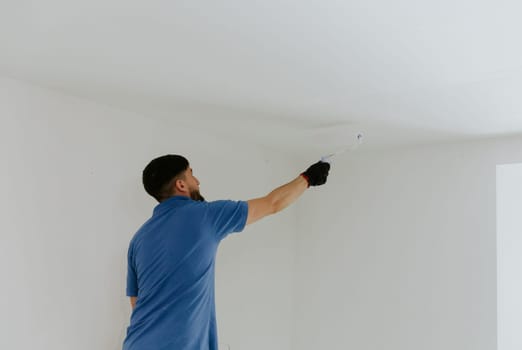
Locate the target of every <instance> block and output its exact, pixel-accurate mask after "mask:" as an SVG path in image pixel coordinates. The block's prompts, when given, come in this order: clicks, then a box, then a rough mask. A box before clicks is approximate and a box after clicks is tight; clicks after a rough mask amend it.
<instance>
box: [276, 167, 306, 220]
mask: <svg viewBox="0 0 522 350" xmlns="http://www.w3.org/2000/svg"><path fill="white" fill-rule="evenodd" d="M307 188H308V182H307V181H306V179H305V178H304V177H303V176H302V175H299V176H298V177H296V178H295V179H294V180H292V181H290V182H289V183H287V184H285V185H283V186H281V187H278V188H276V189H275V190H273V191H272V192H270V193H269V194H268V196H267V197H269V198H270V201H271V202H272V203H273V206H274V213H277V212H279V211H281V210H283V209H285V208H286V207H288V206H289V205H290V204H292V203H293V202H295V201H296V200H297V198H299V197H300V196H301V195H302V194H303V193H304V191H305V190H306V189H307Z"/></svg>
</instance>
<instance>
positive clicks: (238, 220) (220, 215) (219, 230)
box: [207, 200, 248, 240]
mask: <svg viewBox="0 0 522 350" xmlns="http://www.w3.org/2000/svg"><path fill="white" fill-rule="evenodd" d="M247 217H248V203H247V202H244V201H230V200H221V201H214V202H210V203H208V215H207V220H208V222H209V224H210V225H211V228H212V229H213V231H214V232H215V234H216V238H217V239H218V240H222V239H223V238H225V237H226V236H227V235H228V234H230V233H232V232H241V231H243V229H244V228H245V225H246V221H247Z"/></svg>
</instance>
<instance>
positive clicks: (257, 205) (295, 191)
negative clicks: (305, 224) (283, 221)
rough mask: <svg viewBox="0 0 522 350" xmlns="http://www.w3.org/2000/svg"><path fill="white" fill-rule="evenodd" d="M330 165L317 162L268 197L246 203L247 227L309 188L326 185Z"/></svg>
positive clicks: (273, 212) (278, 210) (280, 208)
mask: <svg viewBox="0 0 522 350" xmlns="http://www.w3.org/2000/svg"><path fill="white" fill-rule="evenodd" d="M329 170H330V164H328V163H324V162H317V163H315V164H313V165H312V166H310V167H309V168H308V169H307V170H306V171H305V172H303V173H302V174H301V175H299V176H298V177H296V178H295V179H294V180H292V181H290V182H289V183H287V184H285V185H283V186H281V187H278V188H276V189H275V190H273V191H272V192H270V193H269V194H268V195H266V196H264V197H261V198H256V199H251V200H249V201H248V218H247V222H246V223H247V225H249V224H251V223H254V222H256V221H257V220H259V219H262V218H264V217H265V216H267V215H271V214H275V213H278V212H280V211H281V210H283V209H285V208H286V207H288V206H289V205H290V204H292V203H293V202H295V201H296V200H297V198H299V197H300V196H301V195H302V194H303V193H304V191H305V190H306V189H307V188H308V187H309V186H319V185H323V184H324V183H326V179H327V177H328V172H329Z"/></svg>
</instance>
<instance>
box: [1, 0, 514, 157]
mask: <svg viewBox="0 0 522 350" xmlns="http://www.w3.org/2000/svg"><path fill="white" fill-rule="evenodd" d="M521 15H522V3H521V2H519V1H504V0H495V1H493V0H490V1H481V0H478V1H477V0H438V1H433V0H430V1H427V0H395V1H389V0H301V1H290V0H278V1H269V0H264V1H248V0H221V1H208V2H204V1H194V0H192V1H157V0H148V1H133V0H125V1H123V0H103V1H102V0H89V1H86V0H83V1H79V2H77V1H73V0H48V1H36V0H33V1H24V0H18V1H11V2H2V3H1V5H0V54H1V55H0V75H4V76H8V77H13V78H17V79H22V80H27V81H31V82H34V83H37V84H40V85H43V86H49V87H53V88H57V89H60V90H64V91H66V92H68V93H71V94H74V95H79V96H84V97H88V98H90V99H93V100H97V101H100V102H103V103H109V104H113V105H116V106H120V107H122V108H126V109H129V110H134V111H138V112H140V113H143V114H145V115H149V116H161V117H165V118H166V117H168V118H176V119H179V120H181V121H183V122H184V123H187V124H190V125H195V126H197V127H198V128H202V129H209V130H212V131H216V132H222V133H226V134H227V133H231V134H233V135H234V136H236V137H237V138H238V140H239V139H243V140H244V139H248V140H252V142H259V143H264V144H266V145H268V146H273V147H275V148H281V149H286V150H292V151H293V150H305V149H306V150H314V149H315V150H318V149H319V148H328V147H330V148H331V147H340V146H341V145H342V144H343V142H346V137H347V136H346V135H348V134H350V133H353V132H355V131H356V130H363V131H365V133H366V135H365V136H366V137H365V138H366V143H367V144H369V145H372V144H373V145H381V146H386V145H396V144H407V143H419V142H434V141H446V140H455V139H460V138H472V137H484V136H496V135H503V134H514V133H521V132H522V98H521V96H522V44H521V42H522V40H520V37H521V34H522V21H521V20H520V18H522V16H521ZM317 128H320V129H317ZM318 145H320V146H318Z"/></svg>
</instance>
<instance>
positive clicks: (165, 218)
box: [123, 196, 248, 350]
mask: <svg viewBox="0 0 522 350" xmlns="http://www.w3.org/2000/svg"><path fill="white" fill-rule="evenodd" d="M247 216H248V204H247V202H243V201H239V202H235V201H215V202H199V201H194V200H191V199H190V198H188V197H183V196H175V197H171V198H169V199H167V200H166V201H164V202H162V203H160V204H158V205H157V206H156V208H154V213H153V215H152V217H151V218H150V219H149V220H148V221H147V222H146V223H145V224H144V225H143V226H142V227H141V228H140V229H139V230H138V232H136V234H135V235H134V237H133V238H132V240H131V242H130V245H129V251H128V272H127V296H137V303H136V307H135V308H134V310H133V312H132V315H131V320H130V325H129V327H128V328H127V336H126V338H125V341H124V342H123V349H124V350H217V348H218V347H217V327H216V309H215V302H214V265H215V263H214V262H215V257H216V251H217V247H218V245H219V242H220V241H221V240H222V239H223V238H225V237H226V236H227V235H228V234H229V233H231V232H239V231H242V230H243V228H244V227H245V224H246V220H247Z"/></svg>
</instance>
